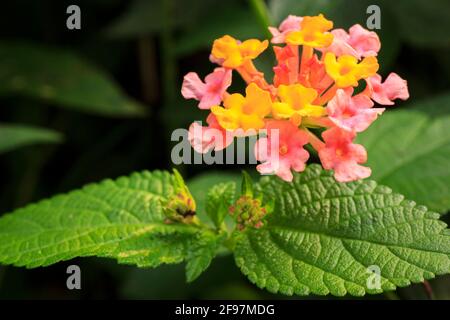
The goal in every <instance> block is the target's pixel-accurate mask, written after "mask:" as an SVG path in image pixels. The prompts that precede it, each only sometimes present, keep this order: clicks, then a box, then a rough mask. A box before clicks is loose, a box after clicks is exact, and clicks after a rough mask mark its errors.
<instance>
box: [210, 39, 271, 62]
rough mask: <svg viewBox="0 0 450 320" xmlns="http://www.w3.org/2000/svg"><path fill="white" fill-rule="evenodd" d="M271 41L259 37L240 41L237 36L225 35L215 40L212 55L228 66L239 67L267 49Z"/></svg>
mask: <svg viewBox="0 0 450 320" xmlns="http://www.w3.org/2000/svg"><path fill="white" fill-rule="evenodd" d="M268 45H269V41H267V40H264V41H262V42H261V41H259V40H257V39H249V40H245V41H244V42H240V41H238V40H236V39H235V38H233V37H231V36H229V35H225V36H223V37H222V38H219V39H217V40H215V41H214V44H213V47H212V51H211V55H212V56H213V58H214V59H216V60H218V61H220V62H221V64H222V66H224V67H226V68H231V69H233V68H238V67H240V66H242V65H243V64H244V63H245V62H247V61H250V60H253V59H255V58H256V57H258V56H259V55H260V54H261V53H262V52H263V51H264V50H266V49H267V46H268Z"/></svg>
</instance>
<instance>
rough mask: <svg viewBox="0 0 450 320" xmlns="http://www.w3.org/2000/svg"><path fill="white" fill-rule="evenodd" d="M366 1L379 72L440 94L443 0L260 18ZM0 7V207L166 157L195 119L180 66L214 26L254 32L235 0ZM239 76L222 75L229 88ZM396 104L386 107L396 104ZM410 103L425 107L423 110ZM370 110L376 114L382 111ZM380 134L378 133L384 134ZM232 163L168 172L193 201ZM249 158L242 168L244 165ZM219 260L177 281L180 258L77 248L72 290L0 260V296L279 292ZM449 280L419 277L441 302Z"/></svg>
mask: <svg viewBox="0 0 450 320" xmlns="http://www.w3.org/2000/svg"><path fill="white" fill-rule="evenodd" d="M70 4H78V5H79V6H80V8H81V12H82V28H81V30H67V28H66V24H65V22H66V18H67V14H66V13H65V12H66V8H67V6H68V5H70ZM373 4H376V5H379V6H380V8H381V14H382V25H381V30H378V31H377V32H378V33H379V35H380V37H381V40H382V50H381V53H380V56H379V60H380V65H381V66H382V68H381V73H382V74H383V75H384V76H385V75H387V73H388V72H390V71H393V72H397V73H399V74H401V75H402V77H404V78H405V79H407V80H408V83H409V88H410V92H411V99H410V102H416V101H418V100H422V101H426V100H428V99H433V98H434V97H435V96H437V95H441V94H445V93H448V90H449V88H450V54H449V53H450V19H449V16H448V13H449V12H450V2H449V1H447V0H397V1H388V0H373V1H372V0H268V1H266V5H267V7H268V8H269V14H268V18H269V20H270V21H271V24H272V25H277V24H278V23H279V22H280V21H281V20H282V19H284V18H285V17H286V16H287V15H288V14H296V15H308V14H310V15H312V14H318V13H321V12H322V13H324V14H325V15H327V17H328V18H330V19H332V20H334V22H335V27H345V28H347V27H349V26H351V25H352V24H355V23H360V24H362V25H364V24H365V22H366V19H367V17H368V15H367V13H366V9H367V6H368V5H373ZM24 8H26V10H24ZM1 13H2V17H1V19H0V34H1V41H0V104H1V108H0V122H1V125H0V153H1V154H0V156H1V157H0V166H1V173H2V179H1V182H0V187H1V193H0V209H1V211H0V212H6V211H11V210H12V209H14V208H16V207H18V206H21V205H24V204H26V203H28V202H31V201H36V200H39V199H41V198H43V197H47V196H49V195H53V194H57V193H60V192H66V191H68V190H70V189H73V188H76V187H79V186H81V185H82V184H85V183H87V182H92V181H98V180H100V179H102V178H106V177H108V178H109V177H117V176H119V175H123V174H128V173H130V172H131V171H136V170H141V169H151V170H153V169H167V168H170V167H171V166H172V164H171V163H170V150H171V146H172V145H173V143H172V142H171V141H170V135H171V132H172V130H173V129H175V128H186V127H187V126H188V125H189V124H190V123H191V122H192V121H194V120H203V119H204V117H205V113H203V112H201V111H199V110H198V109H197V108H196V107H195V106H196V104H195V102H193V101H184V100H182V99H181V97H180V95H179V90H180V86H181V81H182V76H183V74H185V73H186V72H188V71H194V70H195V71H197V72H198V73H199V74H200V75H201V76H204V75H206V74H207V73H209V72H210V71H211V70H212V69H213V68H214V66H213V65H212V64H211V63H209V61H208V56H209V48H210V46H211V42H212V41H213V40H214V39H215V38H217V37H219V36H222V35H223V34H230V35H233V36H235V37H237V38H241V39H245V38H250V37H258V38H261V37H263V36H264V35H265V34H266V30H264V29H263V28H262V27H261V23H260V20H259V17H258V16H256V15H255V10H253V9H252V6H251V4H250V2H249V1H245V0H228V1H216V0H133V1H125V0H113V1H111V0H108V1H107V0H83V1H82V0H80V1H66V0H63V1H61V0H42V1H35V2H32V1H26V0H18V1H11V2H7V3H3V4H2V11H1ZM272 63H273V55H272V54H271V53H270V52H267V53H265V54H264V55H263V56H262V57H261V59H259V61H257V64H258V66H259V67H261V69H262V70H264V71H265V72H266V73H268V74H270V73H271V65H272ZM269 78H270V77H269ZM242 86H243V83H242V81H240V80H239V79H237V77H234V79H233V88H232V89H233V91H234V90H236V91H237V90H242ZM447 100H448V99H447ZM447 100H445V101H441V102H440V103H439V104H441V103H442V104H446V106H447V108H445V109H443V110H445V111H442V110H441V111H440V112H441V113H443V114H445V115H446V116H447V117H448V114H449V113H448V105H449V103H450V102H448V101H447ZM430 101H433V100H430ZM408 104H409V102H408V103H400V104H399V106H398V107H396V108H398V109H401V110H407V108H405V106H408ZM426 105H427V104H426V103H425V106H426ZM434 107H435V108H436V107H437V108H438V107H439V106H438V105H434ZM435 108H430V109H435ZM388 112H390V111H388ZM421 112H422V113H423V114H426V115H427V116H430V117H432V116H431V115H429V112H431V111H430V110H428V109H427V108H423V109H422V110H421ZM379 121H380V125H381V121H383V120H382V118H381V119H380V120H379ZM407 125H408V124H405V126H407ZM404 130H406V131H407V128H404ZM445 130H447V131H445ZM443 132H448V128H443V127H442V126H440V127H439V128H438V129H436V132H434V133H433V134H435V135H442V133H443ZM63 136H64V140H63V139H62V137H63ZM447 137H448V136H447ZM441 138H442V137H441ZM384 139H390V136H389V131H387V132H386V136H385V138H384ZM429 139H430V140H432V139H435V137H433V136H430V137H429ZM446 141H447V140H446ZM55 143H58V144H55ZM422 143H424V144H425V143H427V141H423V142H422ZM446 146H447V145H446ZM417 148H420V145H418V146H417ZM3 153H4V154H3ZM369 158H370V154H369ZM374 165H375V164H374ZM243 167H245V166H238V165H236V166H220V165H215V166H214V167H213V168H211V166H206V165H195V166H179V170H180V171H182V173H183V175H184V176H185V177H188V178H192V179H188V184H189V186H190V188H191V190H192V193H193V195H194V197H197V198H198V199H202V198H204V197H205V196H206V193H207V190H208V189H209V188H210V186H212V185H213V184H216V183H217V182H223V181H224V180H225V181H236V182H237V183H239V182H238V181H240V180H238V177H239V170H240V169H242V168H243ZM248 169H249V170H250V171H251V173H252V172H253V173H254V167H248ZM218 170H220V172H219V171H218ZM252 170H253V171H252ZM443 170H445V168H444V169H443ZM445 172H446V173H447V174H448V168H447V169H446V171H445ZM445 177H448V176H445ZM441 178H442V177H441ZM442 183H444V184H445V183H447V184H446V185H449V184H448V179H447V180H443V182H439V183H438V184H439V185H441V184H442ZM430 188H433V186H427V189H430ZM443 197H444V198H445V199H444V200H447V202H445V203H446V205H444V206H441V207H439V209H440V211H441V212H445V208H447V210H448V205H447V204H448V195H444V196H443ZM412 198H413V197H412ZM413 199H414V198H413ZM418 199H421V200H423V201H426V199H425V198H424V197H420V196H419V197H418ZM436 208H437V207H436ZM199 209H200V210H199V211H201V212H203V211H204V210H203V208H199ZM231 259H232V258H231V257H230V256H225V257H222V258H220V259H217V260H215V261H214V262H213V265H212V267H211V268H210V269H209V270H208V271H207V272H206V273H205V274H204V275H202V276H201V277H200V278H199V279H198V280H197V281H196V282H194V283H193V284H185V281H184V274H183V272H182V271H181V272H180V270H182V269H183V268H184V266H168V267H163V268H161V269H156V270H147V269H145V270H136V269H135V268H131V267H125V266H118V265H115V264H114V263H113V262H111V261H105V260H100V261H98V260H96V259H79V260H76V261H74V263H77V264H80V265H81V267H82V270H83V275H84V277H85V278H84V281H85V282H84V283H83V290H82V291H81V292H71V291H68V290H67V289H66V288H65V277H66V274H65V267H66V266H67V265H69V264H70V263H61V264H58V265H56V266H52V267H49V268H45V269H36V270H33V271H27V270H23V269H16V268H10V267H7V268H6V267H0V297H1V298H63V299H65V298H68V299H71V298H118V297H120V298H237V299H239V298H274V297H277V296H272V295H270V294H268V293H266V292H263V291H260V290H259V289H256V288H255V287H253V286H252V285H250V284H249V283H248V281H247V280H246V279H245V278H244V276H242V275H241V274H240V272H239V270H238V269H237V268H236V267H235V266H234V263H233V261H231ZM449 281H450V279H449V277H443V278H440V279H439V280H436V281H432V282H431V285H432V287H433V288H434V289H435V295H436V298H442V299H444V298H446V299H448V297H449V294H450V293H449V292H450V291H449V289H448V288H449V287H450V286H449ZM398 295H399V296H400V297H401V298H426V295H425V294H424V290H423V287H422V286H420V285H417V286H413V287H411V288H408V289H401V290H399V292H398Z"/></svg>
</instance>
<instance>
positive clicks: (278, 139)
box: [255, 120, 309, 181]
mask: <svg viewBox="0 0 450 320" xmlns="http://www.w3.org/2000/svg"><path fill="white" fill-rule="evenodd" d="M266 129H267V137H264V138H260V139H259V140H258V141H257V142H256V144H255V157H256V159H257V160H258V161H261V162H263V163H262V164H259V165H258V166H257V167H256V169H257V170H258V171H259V172H260V173H261V174H272V173H275V174H276V175H277V176H279V177H280V178H281V179H283V180H285V181H292V179H293V175H292V172H291V169H292V170H294V171H296V172H300V171H303V170H305V162H306V161H307V160H308V158H309V154H308V152H307V151H306V150H305V149H303V146H304V145H305V144H307V143H308V136H307V134H306V133H305V132H304V131H301V130H299V129H298V128H297V127H296V126H295V125H293V124H292V122H290V121H283V120H267V122H266Z"/></svg>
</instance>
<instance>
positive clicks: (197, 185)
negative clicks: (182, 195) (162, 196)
mask: <svg viewBox="0 0 450 320" xmlns="http://www.w3.org/2000/svg"><path fill="white" fill-rule="evenodd" d="M228 182H232V183H234V184H235V185H236V186H239V185H240V183H241V176H240V174H238V173H233V172H232V173H225V172H220V171H210V172H207V173H203V174H199V175H197V176H195V177H194V178H192V179H190V180H189V181H187V185H188V187H189V190H190V192H191V194H192V196H193V197H194V199H195V202H196V204H197V214H198V216H199V218H200V219H201V220H202V221H207V220H208V215H207V214H206V202H207V199H206V198H207V195H208V192H209V190H210V189H212V188H213V187H214V186H216V185H218V184H221V183H228Z"/></svg>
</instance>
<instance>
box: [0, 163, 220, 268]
mask: <svg viewBox="0 0 450 320" xmlns="http://www.w3.org/2000/svg"><path fill="white" fill-rule="evenodd" d="M176 180H177V178H176V177H175V176H174V175H171V174H169V173H167V172H162V171H155V172H152V173H151V172H148V171H144V172H142V173H134V174H132V175H131V176H130V177H121V178H118V179H117V180H114V181H113V180H105V181H103V182H101V183H98V184H91V185H88V186H86V187H84V188H82V189H80V190H76V191H73V192H70V193H68V194H66V195H59V196H56V197H53V198H51V199H49V200H44V201H41V202H39V203H37V204H32V205H29V206H27V207H25V208H22V209H18V210H16V211H15V212H13V213H11V214H6V215H4V216H3V217H2V218H0V263H3V264H12V265H15V266H26V267H38V266H47V265H50V264H53V263H56V262H58V261H62V260H69V259H72V258H74V257H84V256H100V257H109V258H115V259H117V260H118V261H119V262H120V263H126V264H134V265H137V266H139V267H156V266H158V265H159V264H161V263H178V262H181V261H183V260H186V259H187V260H189V259H191V257H194V258H195V257H196V252H193V250H199V251H201V252H204V251H205V250H206V249H205V248H212V247H213V245H212V244H211V243H213V244H214V245H216V242H217V241H218V240H217V239H218V235H216V234H215V233H213V232H212V231H210V230H209V229H205V228H204V227H202V226H200V225H198V224H195V223H192V224H182V223H176V222H171V223H168V222H167V220H166V217H165V215H164V209H165V204H166V203H168V202H170V201H171V200H172V199H173V198H174V197H177V196H178V195H179V192H180V186H179V183H178V182H177V181H176ZM212 255H213V253H210V256H212ZM192 263H194V264H195V263H196V264H198V262H191V264H192ZM201 266H202V268H203V269H204V268H205V267H206V266H207V264H206V263H203V264H202V265H201ZM198 273H199V271H196V272H195V273H194V274H193V275H191V277H194V276H195V275H196V274H198Z"/></svg>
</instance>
